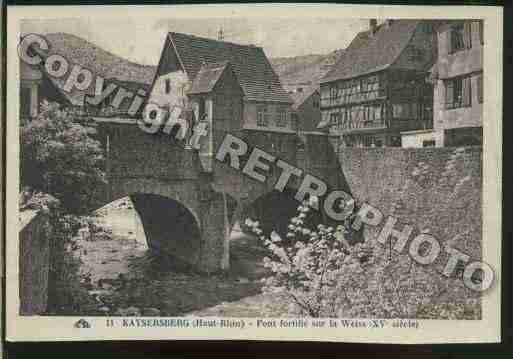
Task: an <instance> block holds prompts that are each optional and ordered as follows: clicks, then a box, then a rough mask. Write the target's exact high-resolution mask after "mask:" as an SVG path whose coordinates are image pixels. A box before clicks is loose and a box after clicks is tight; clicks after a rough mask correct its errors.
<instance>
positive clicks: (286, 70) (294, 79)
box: [270, 50, 344, 87]
mask: <svg viewBox="0 0 513 359" xmlns="http://www.w3.org/2000/svg"><path fill="white" fill-rule="evenodd" d="M343 51H344V50H335V51H332V52H330V53H329V54H327V55H305V56H295V57H276V58H271V59H270V62H271V65H272V66H273V68H274V71H276V73H277V74H278V76H279V77H280V81H281V83H282V84H283V85H284V86H285V87H288V86H293V85H295V84H306V83H313V84H317V83H319V80H320V79H321V78H322V77H323V76H324V75H325V74H326V73H327V71H328V70H329V69H330V67H331V66H332V65H333V64H334V63H335V62H336V60H337V59H338V57H339V56H340V54H342V52H343Z"/></svg>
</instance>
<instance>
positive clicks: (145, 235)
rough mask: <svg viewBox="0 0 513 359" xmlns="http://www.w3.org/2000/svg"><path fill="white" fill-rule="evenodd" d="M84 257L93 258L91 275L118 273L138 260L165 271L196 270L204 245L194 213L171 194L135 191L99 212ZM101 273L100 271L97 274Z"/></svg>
mask: <svg viewBox="0 0 513 359" xmlns="http://www.w3.org/2000/svg"><path fill="white" fill-rule="evenodd" d="M88 227H89V228H88V237H87V238H86V240H85V243H84V244H82V247H84V251H83V253H82V254H81V255H82V257H83V258H81V259H82V260H83V261H85V262H91V265H89V267H90V269H91V273H92V276H91V280H92V281H94V280H95V279H96V280H98V279H99V278H105V277H109V278H110V277H112V278H115V277H117V276H118V275H119V274H120V273H127V272H130V268H129V267H131V266H132V265H133V264H134V262H137V263H136V264H141V263H146V264H151V265H149V266H146V267H147V268H145V269H144V271H146V270H150V271H151V270H158V271H159V272H169V271H176V270H178V271H181V270H187V271H189V270H191V269H193V268H194V266H195V265H196V264H197V261H198V259H199V255H200V250H201V233H200V227H199V225H198V222H197V219H196V217H195V216H194V214H193V213H192V212H191V211H190V210H189V209H188V208H187V207H186V206H185V205H183V204H182V203H180V202H178V201H176V200H174V199H172V198H168V197H164V196H160V195H156V194H146V193H135V194H131V195H129V196H126V197H123V198H120V199H117V200H114V201H111V202H110V203H108V204H107V205H105V206H103V207H101V208H100V209H98V210H96V211H94V217H93V218H92V223H90V224H89V225H88ZM95 273H97V275H95Z"/></svg>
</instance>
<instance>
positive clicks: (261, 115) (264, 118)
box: [257, 106, 269, 127]
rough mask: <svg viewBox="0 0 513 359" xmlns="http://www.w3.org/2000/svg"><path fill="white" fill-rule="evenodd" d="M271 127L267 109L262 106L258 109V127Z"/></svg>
mask: <svg viewBox="0 0 513 359" xmlns="http://www.w3.org/2000/svg"><path fill="white" fill-rule="evenodd" d="M268 125H269V118H268V114H267V107H266V106H261V107H259V108H258V109H257V126H260V127H266V126H268Z"/></svg>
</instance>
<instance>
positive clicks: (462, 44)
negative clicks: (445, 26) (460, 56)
mask: <svg viewBox="0 0 513 359" xmlns="http://www.w3.org/2000/svg"><path fill="white" fill-rule="evenodd" d="M471 38H472V36H471V23H470V22H460V23H458V24H455V25H453V26H452V27H451V32H450V49H449V53H453V52H457V51H461V50H464V49H470V48H471V47H472V40H471Z"/></svg>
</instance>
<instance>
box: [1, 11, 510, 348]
mask: <svg viewBox="0 0 513 359" xmlns="http://www.w3.org/2000/svg"><path fill="white" fill-rule="evenodd" d="M7 16H8V34H7V40H8V44H7V45H8V46H7V67H8V69H7V77H8V78H7V105H8V108H7V116H6V123H5V125H6V131H7V137H6V138H7V142H8V143H7V146H6V151H7V177H6V183H7V192H6V193H7V194H6V196H7V199H6V220H7V228H6V268H7V271H6V293H7V295H6V313H7V316H6V317H7V321H6V326H7V328H6V330H7V339H8V340H11V341H47V340H51V341H53V340H63V341H64V340H67V341H68V340H109V339H112V340H145V339H162V340H175V339H205V340H207V339H244V340H288V341H289V340H308V341H333V342H364V343H480V342H482V343H491V342H498V341H500V328H501V327H500V292H501V278H500V258H501V253H500V248H501V230H500V229H501V221H502V218H501V185H502V184H501V145H502V133H501V128H502V124H501V123H502V117H501V114H502V110H501V105H502V48H503V44H502V9H501V8H496V7H461V6H460V7H443V8H440V7H429V6H424V7H419V6H417V7H416V6H407V7H404V6H403V7H394V6H352V5H351V6H348V5H334V4H332V5H315V4H309V5H285V4H282V5H277V4H265V5H263V4H260V5H201V6H199V5H198V6H170V5H169V6H129V7H128V6H127V7H119V6H87V7H79V6H69V7H50V6H48V7H9V8H8V11H7Z"/></svg>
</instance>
